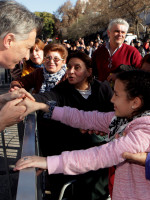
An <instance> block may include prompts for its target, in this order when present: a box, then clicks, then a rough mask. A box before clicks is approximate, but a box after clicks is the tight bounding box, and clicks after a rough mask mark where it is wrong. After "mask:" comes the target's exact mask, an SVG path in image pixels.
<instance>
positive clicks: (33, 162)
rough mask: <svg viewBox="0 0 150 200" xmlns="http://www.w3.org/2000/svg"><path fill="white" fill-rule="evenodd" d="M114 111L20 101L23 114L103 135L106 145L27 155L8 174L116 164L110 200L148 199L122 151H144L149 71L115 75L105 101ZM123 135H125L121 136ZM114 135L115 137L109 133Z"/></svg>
mask: <svg viewBox="0 0 150 200" xmlns="http://www.w3.org/2000/svg"><path fill="white" fill-rule="evenodd" d="M111 101H112V102H113V104H114V110H115V112H109V113H101V112H98V111H92V112H84V111H79V110H77V109H74V108H69V107H62V108H60V107H53V106H49V105H46V104H43V103H37V102H31V101H30V100H28V99H25V100H24V101H23V102H22V104H23V105H26V107H27V111H26V113H25V115H27V114H28V113H30V112H33V111H35V110H39V109H41V110H43V111H45V112H48V117H50V116H51V117H52V119H54V120H58V121H60V122H62V123H65V124H67V125H70V126H73V127H75V128H81V129H89V130H95V131H102V132H105V133H108V138H107V141H109V142H108V143H107V144H104V145H101V146H99V147H93V148H90V149H87V150H79V151H71V152H63V153H62V154H61V155H57V156H50V157H47V158H44V157H38V156H29V157H25V158H22V159H20V160H19V161H18V162H17V163H16V167H15V169H14V170H21V169H24V168H26V167H38V168H42V169H48V172H49V174H57V173H64V174H72V175H74V174H82V173H85V172H87V171H90V170H97V169H99V168H105V167H111V166H113V165H116V166H117V168H116V172H115V180H114V187H113V196H112V199H113V200H120V199H122V200H127V199H128V200H133V199H134V200H143V199H144V200H149V199H150V181H149V180H146V178H145V167H144V166H140V165H136V164H134V163H129V162H126V161H125V160H124V158H123V157H122V154H123V152H125V151H128V152H132V153H138V152H149V151H150V73H148V72H144V71H141V70H134V71H129V72H122V73H120V74H118V76H117V79H116V81H115V86H114V95H113V97H112V100H111ZM123 133H125V134H126V136H123V137H121V136H122V135H123ZM116 134H119V135H120V137H119V138H118V139H115V135H116Z"/></svg>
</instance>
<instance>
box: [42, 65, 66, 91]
mask: <svg viewBox="0 0 150 200" xmlns="http://www.w3.org/2000/svg"><path fill="white" fill-rule="evenodd" d="M66 69H67V67H66V65H64V66H62V68H61V70H59V71H58V72H56V73H54V74H50V73H49V72H48V71H47V70H46V69H45V67H44V68H43V76H44V82H43V83H42V86H41V89H40V91H39V93H44V92H48V91H50V90H51V89H52V88H54V87H55V85H57V84H58V82H59V81H60V80H61V79H62V77H63V76H64V75H65V73H66Z"/></svg>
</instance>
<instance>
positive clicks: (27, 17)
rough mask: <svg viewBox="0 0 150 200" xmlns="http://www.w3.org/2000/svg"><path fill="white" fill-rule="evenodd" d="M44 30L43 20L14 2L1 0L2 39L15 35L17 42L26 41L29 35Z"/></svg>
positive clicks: (0, 36) (0, 33)
mask: <svg viewBox="0 0 150 200" xmlns="http://www.w3.org/2000/svg"><path fill="white" fill-rule="evenodd" d="M33 29H36V31H37V33H38V32H40V31H41V29H42V19H41V18H39V17H37V16H36V15H35V14H34V13H32V12H30V11H29V10H28V9H27V8H26V7H24V6H23V5H21V4H19V3H17V2H16V1H13V0H0V38H4V37H5V36H6V35H7V34H8V33H13V34H14V35H15V39H16V40H25V39H27V38H28V35H29V33H30V32H31V31H32V30H33Z"/></svg>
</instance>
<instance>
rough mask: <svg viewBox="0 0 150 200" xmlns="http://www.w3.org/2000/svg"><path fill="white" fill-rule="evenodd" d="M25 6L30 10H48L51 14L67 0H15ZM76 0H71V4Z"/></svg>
mask: <svg viewBox="0 0 150 200" xmlns="http://www.w3.org/2000/svg"><path fill="white" fill-rule="evenodd" d="M16 1H17V2H19V3H21V4H23V5H24V6H26V7H27V8H28V9H29V10H30V11H32V12H35V11H39V12H44V11H45V12H49V13H51V14H53V13H54V12H55V11H56V10H57V9H58V8H59V7H60V6H61V5H63V4H64V3H65V2H66V1H67V0H16ZM76 1H77V0H71V2H72V3H73V5H74V4H75V3H76Z"/></svg>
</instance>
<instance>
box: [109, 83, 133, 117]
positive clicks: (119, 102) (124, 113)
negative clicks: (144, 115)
mask: <svg viewBox="0 0 150 200" xmlns="http://www.w3.org/2000/svg"><path fill="white" fill-rule="evenodd" d="M124 89H125V87H124V83H123V82H121V81H120V80H119V79H116V81H115V85H114V95H113V97H112V99H111V102H112V103H113V104H114V110H115V115H116V116H117V117H127V118H129V117H131V116H132V112H133V106H134V99H133V100H129V99H128V98H127V93H126V91H125V90H124Z"/></svg>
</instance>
